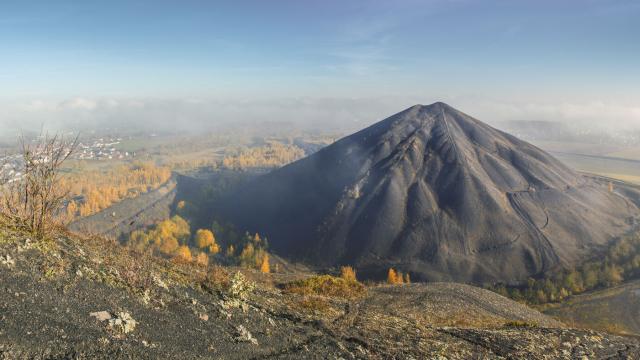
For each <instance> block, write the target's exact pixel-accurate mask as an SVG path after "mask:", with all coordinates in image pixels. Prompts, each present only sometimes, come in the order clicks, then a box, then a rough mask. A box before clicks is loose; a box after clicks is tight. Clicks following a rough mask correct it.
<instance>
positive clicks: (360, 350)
mask: <svg viewBox="0 0 640 360" xmlns="http://www.w3.org/2000/svg"><path fill="white" fill-rule="evenodd" d="M230 270H231V269H230ZM247 276H249V277H251V278H253V279H254V280H255V281H257V283H258V284H257V288H256V289H255V290H254V291H252V292H247V297H246V298H242V297H239V295H234V294H235V292H234V291H233V290H232V288H228V287H219V286H215V282H212V281H210V280H206V276H205V272H204V270H203V269H202V268H197V267H194V266H191V265H189V264H182V265H180V264H173V263H169V262H166V261H164V260H160V259H155V258H152V257H149V256H148V255H144V254H136V253H130V252H128V251H127V250H126V249H124V248H121V247H119V246H118V245H116V244H115V243H113V242H109V241H106V240H102V239H94V238H78V237H77V236H75V235H71V234H60V235H58V236H56V237H55V240H51V241H37V242H36V241H31V240H29V239H28V238H27V237H26V236H24V235H22V234H19V233H14V232H9V231H4V230H0V284H1V288H0V290H1V291H0V357H1V358H9V359H13V358H25V359H32V358H33V359H45V358H47V359H50V358H104V359H107V358H108V359H118V358H123V359H124V358H149V359H157V358H163V359H195V358H200V359H202V358H204V359H207V358H210V359H219V358H224V359H267V358H274V359H326V358H340V357H341V358H344V359H389V358H403V359H405V358H415V359H419V358H438V356H444V355H446V358H447V359H469V358H495V359H501V358H522V357H525V356H526V357H527V358H530V359H542V358H548V357H549V356H551V357H554V356H555V357H559V358H562V357H565V358H570V357H572V356H573V357H580V356H587V357H589V358H609V359H611V358H613V359H615V358H624V356H630V357H637V356H640V352H639V351H640V350H639V349H640V344H639V343H638V342H637V341H636V340H634V339H631V338H625V337H619V336H612V335H607V334H602V333H596V332H592V331H582V330H572V329H567V328H563V327H562V325H561V324H559V323H558V322H556V321H554V320H552V319H550V318H548V317H546V316H544V315H542V314H540V313H538V312H536V311H534V310H531V309H528V308H526V307H525V306H523V305H521V304H517V303H514V302H513V301H511V300H508V299H506V298H503V297H501V296H499V295H496V294H494V293H491V292H488V291H486V290H482V289H478V288H473V287H470V286H466V285H456V284H445V283H441V284H429V285H417V284H416V285H410V286H380V287H372V288H369V289H368V291H367V294H366V295H364V296H363V297H361V298H357V299H354V300H345V299H343V298H330V297H329V298H327V297H322V296H318V297H316V298H315V300H318V301H322V302H323V303H326V306H324V307H321V308H314V307H309V306H308V305H305V304H308V303H309V302H308V300H309V297H308V296H301V295H296V294H292V293H288V292H284V291H282V290H279V288H278V287H273V286H272V285H269V284H270V283H271V282H272V281H274V282H276V283H278V281H279V280H278V279H279V277H278V275H277V274H273V275H259V274H255V273H251V272H249V273H247ZM244 284H247V282H244ZM133 321H135V323H133ZM534 325H535V326H534ZM125 330H126V331H125Z"/></svg>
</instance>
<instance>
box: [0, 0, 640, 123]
mask: <svg viewBox="0 0 640 360" xmlns="http://www.w3.org/2000/svg"><path fill="white" fill-rule="evenodd" d="M0 44H2V46H1V47H0V83H1V84H2V86H0V102H1V106H2V107H4V108H5V109H7V112H8V113H9V114H10V116H9V117H11V118H13V119H17V118H19V117H20V116H34V115H33V111H31V110H33V106H31V105H33V104H36V106H35V107H36V108H37V110H38V111H40V110H42V109H45V110H46V111H52V110H51V109H57V110H59V109H60V108H61V105H60V104H74V103H78V101H79V103H80V104H81V105H82V104H85V105H87V104H89V105H87V106H85V107H84V110H93V111H100V109H101V106H100V104H101V103H100V102H104V101H107V100H110V101H119V102H120V103H122V102H123V101H125V100H126V101H129V100H131V99H136V101H145V99H154V101H159V100H158V99H165V100H171V101H181V100H182V101H186V100H185V99H206V101H227V102H234V101H235V102H238V101H242V102H252V101H256V102H257V101H265V100H268V99H278V101H292V99H293V100H295V99H305V101H313V100H314V99H327V98H331V99H337V100H340V99H358V100H362V99H371V101H372V102H377V103H379V102H380V99H384V101H385V102H386V103H388V108H389V109H388V110H389V111H390V110H391V109H392V108H394V107H398V106H404V105H405V104H407V105H410V104H411V103H414V102H423V103H428V102H432V101H437V100H445V101H449V102H452V103H453V104H454V105H456V104H457V105H459V106H460V105H461V106H467V108H466V109H463V110H467V112H470V113H473V112H474V111H476V112H478V113H480V114H481V115H483V116H486V117H491V116H496V117H502V118H508V117H521V118H536V117H545V116H547V117H553V116H561V117H562V116H567V115H566V113H567V110H566V109H567V106H570V107H572V108H571V109H573V110H572V112H571V111H570V112H569V113H571V114H573V115H570V116H578V115H579V114H580V113H581V111H580V109H579V107H580V106H581V104H582V105H584V106H585V108H584V112H588V111H590V110H589V109H595V108H599V109H601V110H602V111H607V112H616V111H617V112H619V114H618V115H619V117H621V118H626V119H622V120H624V121H630V120H629V118H631V121H635V120H634V116H636V115H637V116H638V119H637V120H638V121H640V110H639V109H640V85H639V84H640V2H638V1H629V0H628V1H623V0H620V1H615V0H612V1H605V0H584V1H571V0H567V1H544V0H542V1H540V0H538V1H517V0H505V1H465V0H451V1H416V0H406V1H347V0H336V1H334V0H323V1H311V0H309V1H301V0H297V1H277V0H273V1H265V0H262V1H226V2H223V1H188V0H183V1H162V0H144V1H134V0H130V1H116V0H111V1H86V0H85V1H64V0H59V1H30V0H20V1H11V0H6V1H2V2H0ZM92 103H93V104H94V105H90V104H92ZM360 103H362V101H360ZM25 104H27V105H28V104H31V105H29V106H31V107H29V106H27V105H25ZM38 104H39V105H38ZM43 104H44V105H43ZM51 104H57V105H55V106H53V105H51ZM488 104H489V105H488ZM490 104H494V105H490ZM495 104H497V105H495ZM25 106H27V108H26V109H28V110H30V111H31V112H30V113H25V112H21V111H22V110H24V109H25ZM38 106H40V107H38ZM536 106H537V108H536ZM80 107H82V106H80ZM554 107H555V108H554ZM21 109H22V110H21ZM492 109H493V110H492ZM505 109H506V110H505ZM509 109H511V110H509ZM527 109H529V110H527ZM541 109H542V110H541ZM544 109H547V110H546V113H545V110H544ZM549 109H551V110H549ZM554 109H555V110H554ZM563 109H564V110H563ZM45 110H42V111H44V113H45V114H46V111H45ZM396 110H400V109H399V108H398V109H396ZM350 111H351V112H353V111H357V110H353V109H351V110H350ZM384 111H387V109H386V108H385V109H384V110H383V109H380V112H384ZM576 113H577V114H578V115H576ZM545 114H546V115H545ZM558 114H559V115H558ZM562 114H565V115H562ZM372 115H373V114H372ZM43 116H44V115H43ZM65 116H74V115H73V114H66V113H65ZM613 119H614V118H612V120H613ZM372 120H375V119H372Z"/></svg>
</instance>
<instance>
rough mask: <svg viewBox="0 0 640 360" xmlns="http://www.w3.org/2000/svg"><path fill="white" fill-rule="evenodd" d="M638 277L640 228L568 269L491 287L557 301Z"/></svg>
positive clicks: (520, 297) (527, 298)
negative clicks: (514, 284) (597, 255)
mask: <svg viewBox="0 0 640 360" xmlns="http://www.w3.org/2000/svg"><path fill="white" fill-rule="evenodd" d="M638 278H640V231H636V232H634V233H633V234H629V235H625V236H622V237H621V238H619V239H618V240H617V241H615V242H614V243H613V244H612V245H611V246H610V247H609V248H608V249H607V251H606V253H605V254H604V255H603V256H602V257H600V258H598V259H594V260H591V261H587V262H585V263H583V264H582V265H580V266H578V267H576V268H575V269H570V270H557V271H553V272H550V273H547V274H545V275H544V276H543V277H541V278H538V279H534V278H530V279H528V281H527V284H525V285H521V286H505V285H502V284H498V285H496V286H493V287H491V288H490V289H491V290H493V291H495V292H497V293H499V294H501V295H503V296H507V297H510V298H512V299H514V300H516V301H522V302H526V303H529V304H546V303H552V302H558V301H561V300H563V299H565V298H567V297H568V296H570V295H574V294H580V293H583V292H585V291H591V290H596V289H602V288H607V287H611V286H615V285H618V284H620V283H622V282H623V281H628V280H633V279H638Z"/></svg>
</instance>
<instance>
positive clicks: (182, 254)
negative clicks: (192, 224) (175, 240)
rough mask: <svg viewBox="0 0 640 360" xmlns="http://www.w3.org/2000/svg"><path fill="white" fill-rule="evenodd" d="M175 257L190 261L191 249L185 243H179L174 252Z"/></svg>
mask: <svg viewBox="0 0 640 360" xmlns="http://www.w3.org/2000/svg"><path fill="white" fill-rule="evenodd" d="M175 259H177V260H180V261H186V262H190V261H191V250H190V249H189V247H188V246H186V245H181V246H180V247H178V250H176V253H175Z"/></svg>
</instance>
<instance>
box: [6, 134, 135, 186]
mask: <svg viewBox="0 0 640 360" xmlns="http://www.w3.org/2000/svg"><path fill="white" fill-rule="evenodd" d="M121 141H122V139H121V138H116V137H112V138H110V137H100V138H92V139H85V140H83V141H81V142H79V143H78V147H77V149H76V151H75V152H74V154H73V155H72V156H71V158H72V159H76V160H123V159H130V158H133V157H134V155H135V154H134V153H133V152H128V151H121V150H119V149H117V145H118V144H120V142H121ZM22 167H23V161H22V155H21V154H19V153H14V154H8V155H0V180H2V181H3V182H6V183H11V182H14V181H16V180H19V179H20V178H22V176H23V174H22Z"/></svg>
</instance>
